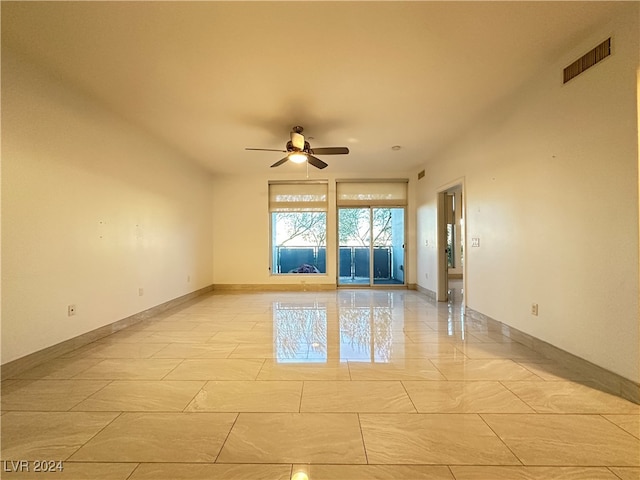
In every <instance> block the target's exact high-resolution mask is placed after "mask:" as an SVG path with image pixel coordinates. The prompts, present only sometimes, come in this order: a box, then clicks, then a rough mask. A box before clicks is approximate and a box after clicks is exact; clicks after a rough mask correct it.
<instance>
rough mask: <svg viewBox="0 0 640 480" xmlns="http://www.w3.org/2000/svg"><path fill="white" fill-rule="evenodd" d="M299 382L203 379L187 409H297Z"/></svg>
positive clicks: (201, 410) (221, 410)
mask: <svg viewBox="0 0 640 480" xmlns="http://www.w3.org/2000/svg"><path fill="white" fill-rule="evenodd" d="M301 394H302V382H296V381H289V382H280V381H266V382H260V381H216V382H207V384H206V385H205V386H204V388H203V389H202V390H201V391H200V392H199V393H198V394H197V395H196V397H195V398H194V399H193V401H192V402H191V403H190V404H189V406H188V407H187V408H186V409H185V411H189V412H298V411H299V410H300V396H301Z"/></svg>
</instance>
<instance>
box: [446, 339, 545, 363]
mask: <svg viewBox="0 0 640 480" xmlns="http://www.w3.org/2000/svg"><path fill="white" fill-rule="evenodd" d="M474 335H475V336H477V334H476V333H474ZM457 348H458V349H460V350H462V352H463V353H464V354H465V355H466V356H467V357H469V358H503V359H504V358H511V359H527V358H536V357H538V354H537V353H536V352H535V351H533V350H532V349H530V348H528V347H525V346H524V345H522V344H521V343H517V342H502V343H488V342H483V343H467V344H464V345H459V346H458V347H457Z"/></svg>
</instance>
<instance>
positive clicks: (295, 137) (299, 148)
mask: <svg viewBox="0 0 640 480" xmlns="http://www.w3.org/2000/svg"><path fill="white" fill-rule="evenodd" d="M303 130H304V129H303V128H302V127H300V126H295V127H293V129H292V130H291V140H289V141H288V142H287V147H286V148H287V149H286V150H276V149H272V148H245V150H261V151H265V152H284V153H286V154H287V156H286V157H284V158H283V159H280V160H278V161H277V162H276V163H274V164H273V165H271V167H279V166H280V165H282V164H283V163H285V162H286V161H287V160H291V161H292V162H294V163H303V162H308V163H310V164H311V165H313V166H314V167H316V168H325V167H327V166H328V165H327V164H326V163H325V162H323V161H322V160H320V159H319V158H317V157H315V156H314V155H346V154H347V153H349V149H348V148H347V147H322V148H311V145H309V142H307V141H306V140H305V139H304V135H302V131H303Z"/></svg>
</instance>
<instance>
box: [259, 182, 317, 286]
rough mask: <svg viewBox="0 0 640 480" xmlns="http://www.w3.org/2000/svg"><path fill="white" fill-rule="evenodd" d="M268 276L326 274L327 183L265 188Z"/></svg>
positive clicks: (290, 184)
mask: <svg viewBox="0 0 640 480" xmlns="http://www.w3.org/2000/svg"><path fill="white" fill-rule="evenodd" d="M269 212H270V214H271V273H272V274H310V273H311V274H313V273H315V274H318V273H322V274H324V273H326V272H327V183H326V182H322V183H317V182H313V183H312V182H297V183H276V182H273V183H270V184H269Z"/></svg>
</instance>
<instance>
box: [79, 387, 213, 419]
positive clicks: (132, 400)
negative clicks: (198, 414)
mask: <svg viewBox="0 0 640 480" xmlns="http://www.w3.org/2000/svg"><path fill="white" fill-rule="evenodd" d="M204 383H205V382H203V381H170V380H162V381H159V380H158V381H148V380H140V381H131V380H116V381H113V382H111V383H110V384H109V385H107V386H106V387H104V388H103V389H101V390H100V391H99V392H97V393H95V394H93V395H92V396H91V397H89V398H87V399H86V400H84V401H83V402H81V403H79V404H78V405H76V406H75V408H74V409H73V410H75V411H84V412H89V411H106V412H125V411H134V412H137V411H159V412H171V411H182V410H184V408H185V407H186V406H187V405H188V404H189V402H190V401H191V399H192V398H193V397H194V395H196V394H197V393H198V391H200V389H201V388H202V387H203V386H204Z"/></svg>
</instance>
